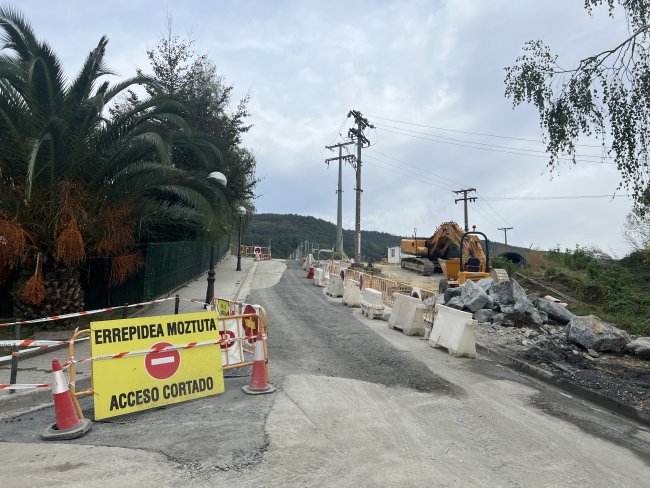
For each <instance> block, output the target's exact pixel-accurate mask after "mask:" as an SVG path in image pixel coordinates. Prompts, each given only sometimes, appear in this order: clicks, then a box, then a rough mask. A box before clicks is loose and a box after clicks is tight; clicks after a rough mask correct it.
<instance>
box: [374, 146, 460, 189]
mask: <svg viewBox="0 0 650 488" xmlns="http://www.w3.org/2000/svg"><path fill="white" fill-rule="evenodd" d="M371 151H372V153H373V154H379V155H381V156H383V157H384V158H388V159H392V160H394V161H397V162H398V163H402V164H404V165H406V166H405V167H406V168H408V169H409V170H412V169H417V170H418V173H416V174H417V175H418V176H422V175H424V176H427V177H433V178H435V179H439V180H441V181H442V182H443V183H445V184H447V185H450V186H463V184H462V183H459V182H457V181H454V180H451V179H449V178H445V177H444V176H440V175H436V174H433V173H432V172H431V171H430V170H425V169H423V168H420V167H419V166H415V165H414V164H413V163H411V162H409V161H405V160H403V159H399V158H396V157H394V156H391V155H389V154H386V153H383V152H381V151H377V150H376V149H371Z"/></svg>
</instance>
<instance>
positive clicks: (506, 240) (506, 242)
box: [498, 227, 512, 251]
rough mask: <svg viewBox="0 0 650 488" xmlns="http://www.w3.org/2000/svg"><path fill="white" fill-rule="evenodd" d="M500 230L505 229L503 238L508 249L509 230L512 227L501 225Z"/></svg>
mask: <svg viewBox="0 0 650 488" xmlns="http://www.w3.org/2000/svg"><path fill="white" fill-rule="evenodd" d="M498 230H502V231H503V240H504V241H505V245H506V251H507V250H508V231H509V230H512V227H499V229H498Z"/></svg>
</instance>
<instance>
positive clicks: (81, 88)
mask: <svg viewBox="0 0 650 488" xmlns="http://www.w3.org/2000/svg"><path fill="white" fill-rule="evenodd" d="M0 35H1V40H2V45H0V48H1V51H0V283H2V282H3V280H6V279H7V278H8V277H9V275H10V274H12V273H16V272H17V270H18V269H19V268H20V269H22V275H23V276H22V277H21V280H19V286H18V288H17V289H16V295H17V297H18V298H19V299H20V303H17V304H16V305H17V308H18V311H19V313H20V314H21V315H22V316H25V317H29V316H35V315H42V314H60V313H65V312H66V311H69V310H82V309H83V293H82V291H81V286H80V283H79V274H78V272H79V267H80V266H81V265H83V264H84V263H87V262H89V261H90V260H92V259H109V260H110V262H111V273H110V278H109V279H110V281H111V283H119V282H121V281H123V280H124V279H125V278H126V277H127V276H128V275H129V274H130V273H132V272H133V271H134V270H136V269H137V268H138V266H140V264H141V258H140V255H139V253H138V252H137V251H136V250H135V249H134V247H133V245H134V243H135V242H136V240H137V238H138V237H141V238H145V239H158V238H160V237H161V235H163V234H165V233H166V232H167V231H169V229H172V230H173V231H174V232H175V233H178V234H179V235H191V236H193V237H194V236H197V235H206V234H207V235H209V236H217V235H219V234H220V233H223V229H222V227H221V225H220V219H219V218H218V217H217V216H219V215H220V214H224V213H228V212H229V208H230V205H229V203H228V199H229V195H228V194H227V193H226V192H225V191H224V189H222V188H220V187H219V186H218V185H213V184H210V182H208V181H207V180H206V179H205V175H197V174H192V173H188V172H186V171H182V170H179V169H177V168H174V166H173V164H172V160H171V154H172V148H173V147H177V146H185V147H187V148H189V149H191V150H194V151H197V154H199V155H200V156H201V157H202V158H204V159H206V160H210V161H211V163H210V165H212V166H214V161H215V160H216V157H217V151H216V150H215V148H214V147H213V146H211V145H210V144H207V143H206V142H205V141H204V140H203V139H201V138H200V137H197V136H196V135H192V134H190V131H189V129H188V126H187V124H186V122H185V114H184V109H183V106H182V105H180V104H179V103H177V102H175V101H173V100H171V99H169V98H166V97H164V96H156V95H154V96H152V97H150V98H149V99H147V100H144V101H141V102H138V103H137V104H136V105H134V106H132V107H130V109H129V110H127V111H125V112H123V113H120V114H117V115H115V116H114V117H112V118H108V117H106V116H105V113H106V112H107V110H106V106H107V104H109V103H111V102H114V101H115V100H116V97H118V96H120V95H121V94H123V93H125V91H126V90H128V89H129V88H131V87H133V86H134V85H143V84H145V85H148V86H150V87H153V88H154V90H155V84H154V83H153V82H152V81H151V80H149V79H148V78H146V77H142V76H139V77H135V78H132V79H129V80H126V81H123V82H120V83H118V84H116V85H113V86H111V85H110V84H109V83H108V82H105V81H101V78H102V77H104V76H106V75H109V74H111V73H110V72H109V70H108V68H107V67H106V66H105V64H104V54H105V49H106V45H107V42H108V41H107V39H106V38H105V37H102V38H101V39H100V41H99V43H98V44H97V46H96V47H95V48H94V49H93V50H92V51H91V52H90V53H89V55H88V57H87V58H86V60H85V62H84V64H83V66H82V68H81V70H80V72H79V73H78V74H77V76H76V77H75V78H73V79H71V80H70V82H67V81H66V77H65V75H64V73H63V71H62V69H61V64H60V62H59V59H58V58H57V56H56V55H55V54H54V52H53V51H52V49H51V48H50V46H49V45H48V44H47V43H45V42H40V41H39V40H38V39H37V38H36V37H35V35H34V33H33V31H32V29H31V27H30V25H29V24H28V23H27V21H26V20H25V19H24V18H23V17H22V16H21V15H20V13H18V12H17V11H15V10H13V9H11V8H0Z"/></svg>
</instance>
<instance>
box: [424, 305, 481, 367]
mask: <svg viewBox="0 0 650 488" xmlns="http://www.w3.org/2000/svg"><path fill="white" fill-rule="evenodd" d="M436 310H437V311H438V314H437V315H436V320H435V322H434V324H433V329H431V335H430V336H429V345H430V346H431V347H445V348H447V350H448V351H449V354H450V355H452V356H454V357H457V358H458V357H462V356H465V357H468V358H475V357H476V340H475V338H474V326H475V325H476V323H477V322H476V320H472V314H471V313H468V312H462V311H460V310H456V309H455V308H450V307H445V306H444V305H436Z"/></svg>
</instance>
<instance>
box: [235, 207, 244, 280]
mask: <svg viewBox="0 0 650 488" xmlns="http://www.w3.org/2000/svg"><path fill="white" fill-rule="evenodd" d="M237 213H238V214H239V242H238V243H237V269H236V270H235V271H241V228H242V219H243V218H244V215H246V209H245V208H244V207H242V206H241V205H240V206H239V207H237Z"/></svg>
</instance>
